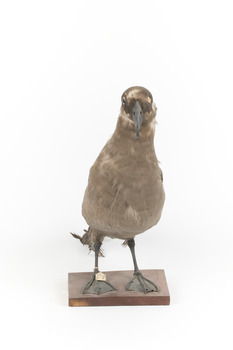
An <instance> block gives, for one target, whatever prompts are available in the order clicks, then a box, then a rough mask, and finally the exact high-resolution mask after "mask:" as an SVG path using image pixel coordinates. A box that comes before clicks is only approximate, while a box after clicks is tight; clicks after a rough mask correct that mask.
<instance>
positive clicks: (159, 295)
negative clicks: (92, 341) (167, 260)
mask: <svg viewBox="0 0 233 350" xmlns="http://www.w3.org/2000/svg"><path fill="white" fill-rule="evenodd" d="M141 272H142V274H143V276H144V277H146V278H148V279H149V280H151V281H152V282H154V283H155V284H156V285H157V286H158V288H159V291H158V292H150V293H147V294H144V293H140V292H133V291H127V290H126V289H125V288H126V286H127V284H128V283H129V282H130V280H131V279H132V277H133V271H107V272H104V273H105V274H106V276H107V281H108V282H109V283H111V285H113V286H114V287H115V288H116V289H117V290H115V291H111V292H108V293H105V294H101V295H93V294H83V293H82V289H83V287H84V285H85V284H86V283H87V282H88V281H89V279H90V278H91V276H92V272H74V273H69V275H68V284H69V306H111V305H169V304H170V295H169V291H168V287H167V282H166V277H165V273H164V270H141Z"/></svg>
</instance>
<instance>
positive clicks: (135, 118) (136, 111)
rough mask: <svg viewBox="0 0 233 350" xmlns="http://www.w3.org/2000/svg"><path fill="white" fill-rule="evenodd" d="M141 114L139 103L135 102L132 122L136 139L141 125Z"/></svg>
mask: <svg viewBox="0 0 233 350" xmlns="http://www.w3.org/2000/svg"><path fill="white" fill-rule="evenodd" d="M142 119H143V112H142V108H141V106H140V103H139V102H138V101H137V102H136V103H135V106H134V108H133V121H134V125H135V131H136V138H138V137H139V130H140V127H141V124H142Z"/></svg>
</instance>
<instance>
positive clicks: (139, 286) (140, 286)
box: [126, 239, 159, 293]
mask: <svg viewBox="0 0 233 350" xmlns="http://www.w3.org/2000/svg"><path fill="white" fill-rule="evenodd" d="M128 246H129V248H130V251H131V254H132V257H133V263H134V276H133V279H132V280H131V281H130V282H129V284H128V285H127V288H126V289H127V290H132V291H137V292H143V293H149V292H158V290H159V289H158V287H157V286H156V285H155V284H154V282H152V281H150V280H148V279H147V278H145V277H144V276H143V275H142V273H141V272H140V271H139V268H138V265H137V260H136V255H135V241H134V239H130V240H129V241H128Z"/></svg>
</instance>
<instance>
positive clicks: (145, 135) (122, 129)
mask: <svg viewBox="0 0 233 350" xmlns="http://www.w3.org/2000/svg"><path fill="white" fill-rule="evenodd" d="M154 134H155V118H154V119H153V120H151V121H148V122H147V123H145V124H144V125H142V126H141V129H140V133H139V137H138V139H137V138H136V132H135V126H134V123H133V121H132V120H130V119H129V118H127V117H125V116H124V115H122V114H120V115H119V118H118V121H117V125H116V129H115V132H114V136H115V138H116V139H121V140H122V141H123V140H125V141H126V140H128V142H129V143H131V144H132V143H133V144H147V145H148V146H152V147H154Z"/></svg>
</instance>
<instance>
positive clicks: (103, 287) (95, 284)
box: [83, 274, 116, 295]
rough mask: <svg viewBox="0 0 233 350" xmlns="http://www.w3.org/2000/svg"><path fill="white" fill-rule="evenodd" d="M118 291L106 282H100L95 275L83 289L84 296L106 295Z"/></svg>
mask: <svg viewBox="0 0 233 350" xmlns="http://www.w3.org/2000/svg"><path fill="white" fill-rule="evenodd" d="M112 290H116V289H115V288H114V287H113V286H112V285H111V284H110V283H108V282H106V281H98V280H96V278H95V274H93V276H92V277H91V279H90V281H88V282H87V284H86V285H85V287H84V288H83V294H97V295H99V294H104V293H107V292H110V291H112Z"/></svg>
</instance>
